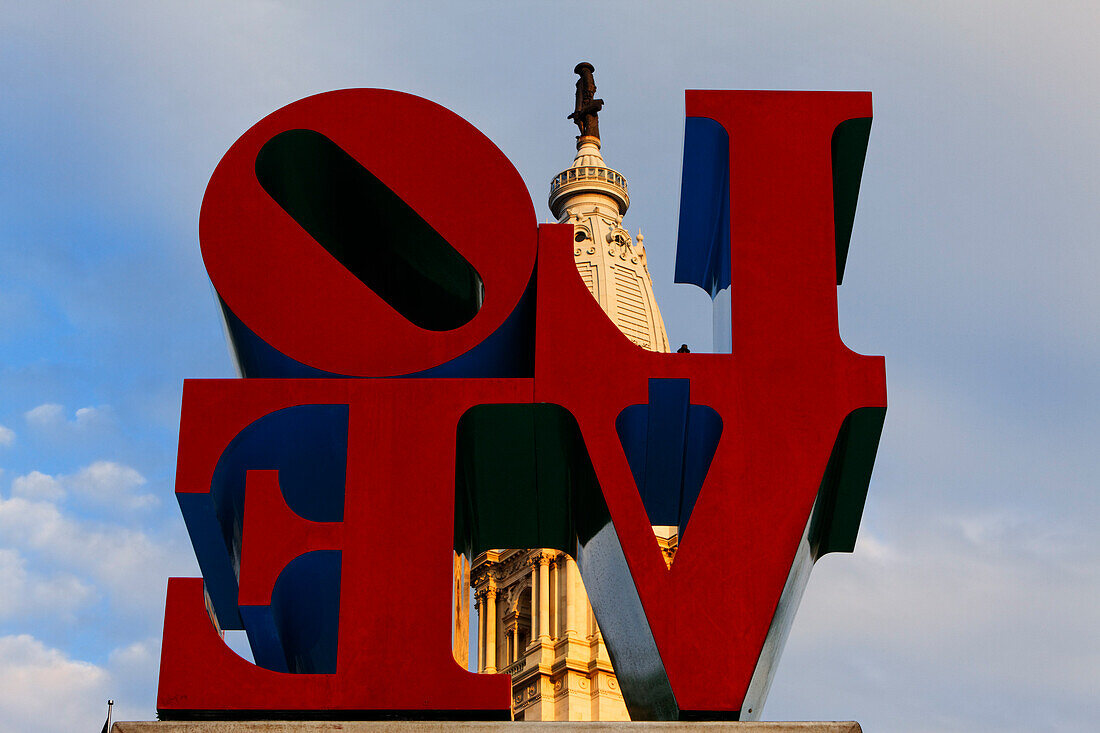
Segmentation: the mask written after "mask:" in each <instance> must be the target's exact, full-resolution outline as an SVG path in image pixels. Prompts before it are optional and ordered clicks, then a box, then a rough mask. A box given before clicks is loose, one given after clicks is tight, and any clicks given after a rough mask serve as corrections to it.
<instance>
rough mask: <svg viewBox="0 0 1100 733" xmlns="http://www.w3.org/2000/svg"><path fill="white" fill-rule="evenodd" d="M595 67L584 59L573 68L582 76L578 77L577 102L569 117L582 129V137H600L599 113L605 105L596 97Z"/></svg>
mask: <svg viewBox="0 0 1100 733" xmlns="http://www.w3.org/2000/svg"><path fill="white" fill-rule="evenodd" d="M595 70H596V69H595V67H593V66H592V64H590V63H588V62H587V61H582V62H580V63H579V64H577V66H576V67H575V68H574V69H573V73H574V74H577V75H578V76H580V78H579V79H577V104H576V109H575V110H574V111H573V114H571V115H569V117H568V118H567V119H570V120H573V122H575V123H576V124H577V127H578V128H579V129H580V131H581V134H580V137H594V138H596V139H597V140H598V139H599V137H600V121H599V118H598V116H597V115H598V114H599V111H600V109H601V108H602V107H603V100H602V99H594V97H595V96H596V80H595V79H593V78H592V72H593V71H595Z"/></svg>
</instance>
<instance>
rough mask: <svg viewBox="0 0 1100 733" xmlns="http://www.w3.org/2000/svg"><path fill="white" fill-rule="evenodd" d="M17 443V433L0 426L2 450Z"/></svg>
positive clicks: (0, 446) (0, 445)
mask: <svg viewBox="0 0 1100 733" xmlns="http://www.w3.org/2000/svg"><path fill="white" fill-rule="evenodd" d="M14 443H15V431H14V430H12V429H11V428H9V427H5V426H4V425H0V448H8V447H10V446H12V445H13V444H14Z"/></svg>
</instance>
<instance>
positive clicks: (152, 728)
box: [111, 720, 862, 733]
mask: <svg viewBox="0 0 1100 733" xmlns="http://www.w3.org/2000/svg"><path fill="white" fill-rule="evenodd" d="M555 729H556V730H562V731H564V730H569V731H580V732H581V733H613V732H618V731H625V732H626V733H643V732H645V731H649V732H653V733H719V732H720V731H729V732H731V733H862V729H861V728H860V727H859V723H856V722H854V721H846V722H798V723H763V722H761V723H724V722H714V723H709V722H708V723H701V722H671V723H631V722H629V721H622V722H598V723H597V722H583V721H569V722H553V723H549V722H548V723H538V722H529V723H524V722H515V723H513V722H476V721H461V722H459V721H450V720H417V721H391V720H383V721H370V720H366V721H334V720H326V721H308V720H306V721H282V720H263V721H257V720H249V721H242V720H227V721H223V720H202V721H160V722H121V723H115V724H114V726H113V727H112V728H111V731H112V733H337V731H339V733H375V731H377V732H378V733H482V731H492V733H546V732H547V731H553V730H555Z"/></svg>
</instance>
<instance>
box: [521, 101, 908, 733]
mask: <svg viewBox="0 0 1100 733" xmlns="http://www.w3.org/2000/svg"><path fill="white" fill-rule="evenodd" d="M870 106H871V105H870V95H869V94H864V93H829V92H805V93H790V92H689V93H688V97H687V113H688V115H689V116H703V117H710V118H713V119H715V120H716V121H718V122H719V123H721V124H722V125H723V126H724V127H725V128H726V130H727V131H728V132H729V135H730V139H731V145H730V155H731V161H730V170H731V171H733V174H732V176H731V181H730V200H731V204H730V210H731V212H733V213H732V221H731V230H732V243H731V246H732V288H731V293H732V303H731V308H732V327H733V328H732V331H733V349H732V353H731V354H654V353H652V352H648V351H645V350H643V349H641V348H639V347H637V346H635V345H634V344H632V343H631V342H630V341H628V340H627V339H626V337H625V336H623V335H622V334H621V333H620V332H619V331H618V329H616V328H615V326H614V325H612V324H611V323H610V322H609V321H608V320H607V318H605V317H603V314H602V312H601V311H600V308H599V306H598V305H597V303H596V302H595V301H594V300H593V299H592V298H591V297H590V296H589V295H588V293H587V292H586V291H585V288H584V285H583V284H582V282H581V280H580V278H579V277H578V276H577V272H576V267H575V266H574V264H573V257H572V246H573V245H572V237H573V230H572V227H570V226H564V225H563V226H554V225H550V226H543V227H541V228H540V241H539V280H538V293H539V300H538V317H537V323H536V339H537V340H536V352H535V400H536V401H539V402H555V403H558V404H560V405H563V406H564V407H566V408H567V409H568V410H569V411H570V412H572V413H573V415H574V416H575V417H576V419H577V422H578V423H579V425H580V428H581V432H582V434H583V436H584V439H585V443H586V444H587V446H588V448H589V451H590V453H591V455H592V463H593V465H594V467H595V469H596V472H597V476H598V478H599V481H600V485H601V487H602V488H603V491H604V494H605V497H606V499H607V504H608V507H609V508H610V510H611V514H612V519H613V520H614V522H615V528H616V531H617V532H618V535H619V540H620V542H621V544H622V546H623V549H624V552H625V553H626V556H627V560H628V562H629V564H630V569H631V572H632V574H633V577H634V582H635V585H636V586H637V589H638V592H639V596H640V598H641V601H642V604H643V606H644V607H645V611H646V615H647V616H648V618H649V621H650V626H651V628H652V631H653V634H654V637H655V639H656V641H657V645H658V648H659V650H660V653H661V657H662V659H663V661H664V665H665V670H666V673H667V674H668V678H669V681H670V683H671V684H672V688H673V691H674V692H675V695H676V701H677V704H678V706H679V707H680V710H681V711H692V710H698V711H735V710H739V709H740V706H741V701H742V700H743V699H744V695H745V692H746V690H747V688H748V684H749V680H750V678H751V677H752V673H753V669H754V667H755V665H756V660H757V657H758V655H759V653H760V650H761V647H762V645H763V643H764V638H765V635H766V633H767V630H768V627H769V624H770V622H771V618H772V615H773V613H774V611H775V607H776V604H777V602H778V600H779V597H780V594H781V591H782V589H783V584H784V582H785V581H786V578H787V574H788V572H789V570H790V568H791V563H792V560H793V558H794V554H795V551H796V549H797V546H798V542H799V539H800V537H801V535H802V532H803V530H804V528H805V526H806V522H807V519H808V518H809V513H810V509H811V507H812V505H813V503H814V499H815V497H816V495H817V491H818V488H819V487H820V485H821V479H822V475H823V473H824V471H825V466H826V463H827V461H828V459H829V454H830V451H831V449H832V447H833V442H834V440H835V439H836V436H837V432H838V430H839V428H840V425H841V423H842V422H843V420H844V418H845V417H846V416H847V415H848V414H849V413H850V412H852V411H853V410H855V409H857V408H860V407H865V406H885V405H886V381H885V366H884V361H883V359H882V358H881V357H868V356H861V355H858V354H855V353H853V352H852V351H850V350H849V349H848V348H847V347H846V346H845V345H844V344H843V343H842V342H841V339H840V335H839V331H838V325H837V299H836V266H835V250H834V237H833V231H834V230H833V200H832V195H831V193H832V180H831V170H832V168H831V154H830V141H831V136H832V132H833V130H834V129H835V128H836V126H837V125H838V124H839V123H841V122H843V121H844V120H846V119H849V118H855V117H869V116H870V114H871V109H870ZM651 377H666V378H676V377H679V378H687V379H690V380H691V401H692V402H693V403H697V404H703V405H708V406H710V407H712V408H713V409H715V410H716V411H717V412H718V413H719V415H720V416H721V417H722V421H723V434H722V438H721V442H720V444H719V447H718V450H717V453H716V455H715V457H714V460H713V462H712V463H711V467H710V471H709V473H708V475H707V479H706V482H705V483H704V485H703V489H702V492H701V494H700V496H699V499H698V502H697V503H696V505H695V509H694V512H693V514H692V517H691V521H690V523H689V525H688V527H687V531H686V534H685V537H684V538H683V540H682V542H681V544H680V546H679V548H678V549H677V553H676V560H675V562H674V563H673V565H672V568H671V569H666V567H665V563H664V560H663V558H662V554H661V552H660V550H659V549H658V546H657V544H656V542H655V541H654V538H653V531H652V529H651V528H650V526H649V521H648V519H647V517H646V514H645V511H644V509H643V507H642V504H641V502H640V501H639V500H638V492H637V489H636V488H635V486H634V481H633V479H632V477H631V473H630V468H629V466H628V464H627V461H626V459H625V457H624V455H623V452H622V450H621V449H620V448H619V441H618V438H617V435H616V432H615V418H616V416H617V415H618V414H619V411H620V410H622V408H623V407H624V406H626V405H630V404H638V403H645V402H646V399H647V388H648V379H649V378H651Z"/></svg>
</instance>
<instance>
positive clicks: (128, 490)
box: [64, 461, 158, 509]
mask: <svg viewBox="0 0 1100 733" xmlns="http://www.w3.org/2000/svg"><path fill="white" fill-rule="evenodd" d="M64 483H65V485H66V486H67V487H68V488H69V489H71V490H72V491H73V493H74V494H80V495H82V496H84V497H87V498H89V499H92V500H94V501H96V502H98V503H101V504H112V505H115V506H121V507H123V508H126V509H140V508H142V507H147V506H152V505H154V504H157V503H158V500H157V497H155V496H153V495H152V494H135V493H134V491H135V490H136V489H139V488H141V487H142V486H144V485H145V483H146V482H145V477H144V476H142V475H141V474H140V473H138V472H137V470H135V469H133V468H131V467H130V466H125V465H123V464H121V463H115V462H113V461H96V462H95V463H92V464H91V465H89V466H85V467H84V468H82V469H80V470H79V471H78V472H77V473H75V474H73V475H72V476H67V477H65V479H64Z"/></svg>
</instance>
